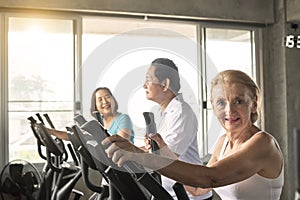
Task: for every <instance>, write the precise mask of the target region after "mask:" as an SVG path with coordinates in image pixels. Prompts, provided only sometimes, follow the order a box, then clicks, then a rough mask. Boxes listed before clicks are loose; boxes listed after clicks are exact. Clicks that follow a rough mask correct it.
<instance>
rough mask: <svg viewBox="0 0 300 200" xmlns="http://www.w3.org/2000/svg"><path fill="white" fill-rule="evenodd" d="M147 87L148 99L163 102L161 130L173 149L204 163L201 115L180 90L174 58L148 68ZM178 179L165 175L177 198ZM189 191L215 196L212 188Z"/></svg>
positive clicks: (157, 61) (165, 183) (180, 156)
mask: <svg viewBox="0 0 300 200" xmlns="http://www.w3.org/2000/svg"><path fill="white" fill-rule="evenodd" d="M144 89H145V90H146V97H147V99H148V100H152V101H154V102H156V103H158V104H159V105H160V108H161V119H160V120H159V122H158V123H157V126H158V127H157V132H158V133H160V134H161V136H162V138H163V140H164V141H165V142H166V144H167V145H168V147H169V148H170V150H171V151H172V152H173V153H174V155H176V156H177V157H178V159H179V160H182V161H186V162H190V163H194V164H201V163H202V162H201V160H200V158H199V153H198V145H197V144H198V143H197V132H198V122H197V117H196V115H195V113H194V112H193V110H192V108H191V107H190V106H189V105H188V104H187V103H186V102H185V101H184V100H183V97H182V94H181V93H179V90H180V78H179V74H178V68H177V66H176V65H175V64H174V62H173V61H172V60H170V59H167V58H158V59H155V60H154V61H153V62H152V63H151V66H150V67H149V69H148V71H147V74H146V81H145V83H144ZM174 183H175V181H174V180H172V179H169V178H167V177H164V176H162V185H163V187H164V188H165V189H166V190H167V191H168V192H169V193H170V194H171V195H172V196H173V197H174V199H176V195H175V192H174V191H173V189H172V186H173V185H174ZM187 191H188V190H187ZM188 195H189V198H190V199H192V200H200V199H201V200H203V199H205V200H209V199H212V193H211V191H210V192H208V193H206V194H203V195H201V196H192V195H191V194H190V193H189V192H188Z"/></svg>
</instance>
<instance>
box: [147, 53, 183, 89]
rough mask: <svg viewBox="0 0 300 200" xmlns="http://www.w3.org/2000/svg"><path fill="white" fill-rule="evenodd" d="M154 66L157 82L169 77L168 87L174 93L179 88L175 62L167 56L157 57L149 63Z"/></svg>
mask: <svg viewBox="0 0 300 200" xmlns="http://www.w3.org/2000/svg"><path fill="white" fill-rule="evenodd" d="M151 65H152V66H154V67H155V71H154V74H155V77H156V78H157V79H158V81H159V83H162V82H163V81H164V80H166V79H167V78H168V79H170V89H171V91H172V92H174V94H177V93H178V91H179V90H180V87H181V86H180V78H179V73H178V68H177V66H176V65H175V63H174V62H173V61H172V60H170V59H168V58H157V59H155V60H154V61H152V63H151Z"/></svg>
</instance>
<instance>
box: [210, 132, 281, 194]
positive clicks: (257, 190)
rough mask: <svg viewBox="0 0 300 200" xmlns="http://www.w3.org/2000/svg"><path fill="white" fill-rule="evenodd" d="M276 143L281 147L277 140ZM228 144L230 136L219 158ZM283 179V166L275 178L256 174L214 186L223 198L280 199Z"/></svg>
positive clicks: (226, 139) (220, 157)
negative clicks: (238, 180)
mask: <svg viewBox="0 0 300 200" xmlns="http://www.w3.org/2000/svg"><path fill="white" fill-rule="evenodd" d="M258 133H261V132H258ZM258 133H256V134H258ZM272 137H273V136H272ZM274 140H275V138H274ZM275 141H276V140H275ZM276 144H277V146H278V148H279V145H278V143H277V141H276ZM227 145H228V138H227V137H226V138H225V139H224V143H223V146H222V149H221V152H220V155H219V158H218V159H219V160H221V159H222V158H223V153H224V151H225V148H226V146H227ZM283 180H284V167H283V166H282V169H281V173H280V175H279V176H278V177H277V178H275V179H269V178H265V177H262V176H260V175H259V174H254V175H253V176H251V177H249V178H248V179H246V180H243V181H240V182H237V183H234V184H230V185H227V186H222V187H218V188H214V190H215V191H216V192H217V194H218V195H219V196H220V197H221V199H222V200H254V199H255V200H278V199H280V194H281V190H282V187H283Z"/></svg>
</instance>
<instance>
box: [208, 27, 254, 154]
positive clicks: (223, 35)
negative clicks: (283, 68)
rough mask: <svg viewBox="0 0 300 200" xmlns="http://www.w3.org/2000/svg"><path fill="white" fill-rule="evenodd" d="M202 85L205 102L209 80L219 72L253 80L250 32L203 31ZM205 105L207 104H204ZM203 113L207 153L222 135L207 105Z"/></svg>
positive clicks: (221, 130) (209, 106)
mask: <svg viewBox="0 0 300 200" xmlns="http://www.w3.org/2000/svg"><path fill="white" fill-rule="evenodd" d="M205 31H206V32H205V33H206V41H205V43H206V61H207V63H206V72H207V78H206V84H207V99H208V100H209V99H210V82H211V79H212V78H213V77H214V76H215V75H216V74H217V73H218V72H220V71H223V70H226V69H237V70H241V71H243V72H245V73H247V74H248V75H249V76H250V77H252V78H253V79H254V80H255V77H253V74H254V73H253V71H254V66H253V63H254V62H253V59H254V56H253V54H252V48H253V46H254V44H252V41H254V40H253V39H252V33H253V32H252V31H250V30H234V29H218V28H206V29H205ZM208 102H209V101H208ZM207 106H208V112H207V120H208V127H207V139H208V151H210V152H211V151H212V149H213V145H214V144H215V142H216V141H217V137H218V136H219V135H220V134H223V133H225V131H224V130H223V129H222V127H221V126H220V125H219V123H218V122H217V119H216V118H215V117H214V115H213V113H212V110H211V104H210V103H208V104H207Z"/></svg>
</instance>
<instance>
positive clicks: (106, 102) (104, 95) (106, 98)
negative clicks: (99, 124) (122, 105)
mask: <svg viewBox="0 0 300 200" xmlns="http://www.w3.org/2000/svg"><path fill="white" fill-rule="evenodd" d="M95 98H96V107H97V110H98V111H99V112H100V113H101V114H102V115H104V116H105V115H112V114H113V110H114V109H113V108H114V103H113V100H112V96H111V95H110V93H109V92H108V91H107V90H105V89H101V90H98V91H97V92H96V93H95Z"/></svg>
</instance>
